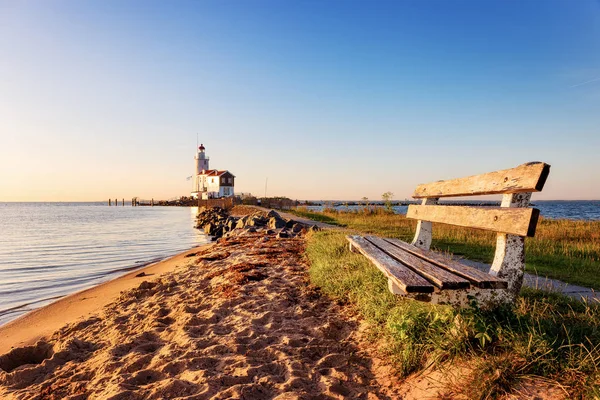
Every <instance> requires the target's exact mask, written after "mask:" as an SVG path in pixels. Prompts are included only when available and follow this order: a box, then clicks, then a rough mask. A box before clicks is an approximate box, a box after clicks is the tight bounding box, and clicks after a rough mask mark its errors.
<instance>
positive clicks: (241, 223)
mask: <svg viewBox="0 0 600 400" xmlns="http://www.w3.org/2000/svg"><path fill="white" fill-rule="evenodd" d="M246 221H248V217H242V218H240V219H238V221H237V223H236V224H235V227H236V228H237V229H242V228H243V227H244V226H246Z"/></svg>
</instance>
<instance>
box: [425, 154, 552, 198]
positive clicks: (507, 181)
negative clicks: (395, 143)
mask: <svg viewBox="0 0 600 400" xmlns="http://www.w3.org/2000/svg"><path fill="white" fill-rule="evenodd" d="M549 173H550V165H548V164H545V163H543V162H530V163H527V164H523V165H519V166H518V167H515V168H511V169H505V170H501V171H495V172H489V173H487V174H481V175H473V176H469V177H465V178H458V179H451V180H447V181H439V182H433V183H428V184H423V185H419V186H417V188H416V189H415V192H414V194H413V197H414V198H423V197H451V196H476V195H484V194H500V193H522V192H539V191H541V190H542V188H543V187H544V184H545V183H546V178H547V177H548V174H549Z"/></svg>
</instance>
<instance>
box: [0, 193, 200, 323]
mask: <svg viewBox="0 0 600 400" xmlns="http://www.w3.org/2000/svg"><path fill="white" fill-rule="evenodd" d="M196 211H197V209H196V208H195V207H191V208H190V207H131V206H126V207H122V206H117V207H115V206H112V207H109V206H108V205H106V204H105V203H0V324H4V323H6V322H8V321H10V320H12V319H14V318H16V317H18V316H20V315H22V314H24V313H26V312H28V311H31V310H33V309H35V308H38V307H41V306H43V305H46V304H48V303H50V302H52V301H54V300H56V299H58V298H60V297H62V296H65V295H66V294H69V293H73V292H76V291H79V290H83V289H85V288H88V287H91V286H94V285H97V284H98V283H101V282H104V281H107V280H110V279H113V278H115V277H117V276H119V275H123V274H125V273H126V272H128V271H130V270H132V269H135V268H139V267H142V266H144V265H147V264H149V263H152V262H156V261H159V260H161V259H164V258H166V257H169V256H172V255H174V254H176V253H179V252H181V251H184V250H187V249H190V248H192V247H194V246H196V245H199V244H202V243H207V242H208V241H209V238H208V237H207V236H205V235H204V234H203V233H202V232H200V231H199V230H197V229H195V228H194V222H195V216H196Z"/></svg>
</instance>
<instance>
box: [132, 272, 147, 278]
mask: <svg viewBox="0 0 600 400" xmlns="http://www.w3.org/2000/svg"><path fill="white" fill-rule="evenodd" d="M142 276H146V273H145V272H140V273H139V274H137V275H136V276H135V277H136V278H141V277H142Z"/></svg>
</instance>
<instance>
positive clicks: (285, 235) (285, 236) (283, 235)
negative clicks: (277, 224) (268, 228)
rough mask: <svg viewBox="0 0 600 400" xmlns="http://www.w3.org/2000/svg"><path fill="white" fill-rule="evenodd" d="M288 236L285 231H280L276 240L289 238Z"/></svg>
mask: <svg viewBox="0 0 600 400" xmlns="http://www.w3.org/2000/svg"><path fill="white" fill-rule="evenodd" d="M289 237H290V234H289V233H288V232H287V231H284V230H281V231H280V232H279V233H278V234H277V239H283V238H289Z"/></svg>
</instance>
